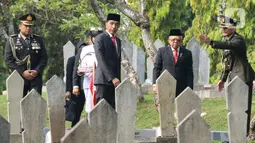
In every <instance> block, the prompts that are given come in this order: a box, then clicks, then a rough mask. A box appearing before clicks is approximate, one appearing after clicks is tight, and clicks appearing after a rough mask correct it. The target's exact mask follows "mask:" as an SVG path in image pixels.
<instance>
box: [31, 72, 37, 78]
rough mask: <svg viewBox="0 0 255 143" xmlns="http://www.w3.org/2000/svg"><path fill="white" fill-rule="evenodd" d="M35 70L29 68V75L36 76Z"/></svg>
mask: <svg viewBox="0 0 255 143" xmlns="http://www.w3.org/2000/svg"><path fill="white" fill-rule="evenodd" d="M37 74H38V73H37V71H36V70H30V75H31V76H32V77H34V78H35V77H36V76H37Z"/></svg>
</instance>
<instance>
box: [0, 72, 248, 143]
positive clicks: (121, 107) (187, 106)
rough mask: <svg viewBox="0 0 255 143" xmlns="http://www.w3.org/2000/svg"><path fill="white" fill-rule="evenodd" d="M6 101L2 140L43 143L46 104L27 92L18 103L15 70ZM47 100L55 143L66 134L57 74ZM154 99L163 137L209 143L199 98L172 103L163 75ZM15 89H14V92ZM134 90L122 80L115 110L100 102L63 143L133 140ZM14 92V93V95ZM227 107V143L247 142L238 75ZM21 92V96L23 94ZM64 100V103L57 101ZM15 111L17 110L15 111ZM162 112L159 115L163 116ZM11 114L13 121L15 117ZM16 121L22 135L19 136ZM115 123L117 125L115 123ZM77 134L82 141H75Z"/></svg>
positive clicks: (170, 84) (171, 83)
mask: <svg viewBox="0 0 255 143" xmlns="http://www.w3.org/2000/svg"><path fill="white" fill-rule="evenodd" d="M7 86H8V101H9V102H10V103H9V113H8V114H9V122H10V124H11V129H10V130H11V131H8V128H9V125H8V122H6V121H5V120H4V119H3V118H0V119H1V124H0V125H1V127H3V128H5V130H0V132H1V133H0V142H2V141H3V142H8V141H6V140H8V139H9V138H8V134H9V133H11V139H12V137H13V138H14V137H17V136H18V137H19V139H20V140H21V139H22V141H23V143H27V142H43V141H44V135H43V128H44V127H45V120H46V108H47V107H46V101H45V100H44V99H43V98H42V97H41V96H40V95H38V93H37V92H36V91H34V90H33V91H32V92H30V93H29V94H28V95H27V96H26V97H25V98H23V99H22V100H21V101H20V104H19V102H17V100H16V98H13V97H14V96H15V97H17V95H20V92H19V93H18V91H20V89H21V88H22V87H23V86H22V78H21V77H20V76H19V74H18V73H17V72H14V73H13V74H12V75H11V76H10V77H9V78H8V79H7ZM46 86H47V96H48V106H49V114H50V115H49V116H50V127H51V137H52V142H59V141H60V139H61V138H62V137H63V136H64V134H65V125H64V121H65V118H64V100H63V99H64V83H63V81H62V80H61V79H59V78H58V77H57V76H53V77H52V78H51V79H50V80H49V81H48V82H47V83H46ZM157 86H158V96H159V103H160V129H161V136H162V137H175V136H176V135H177V139H178V142H179V143H188V142H189V143H190V142H196V143H197V142H210V141H211V135H210V128H209V126H208V125H207V124H206V123H205V121H204V120H203V119H202V118H201V116H200V113H201V101H200V100H201V99H200V98H199V97H198V96H197V95H196V94H195V93H194V92H193V91H192V90H191V89H189V88H187V89H186V90H185V91H184V92H182V93H181V94H180V95H179V96H178V97H177V98H176V99H175V86H176V81H175V79H174V78H173V77H172V76H171V75H170V74H169V73H168V72H167V71H165V72H164V73H162V75H161V76H160V77H159V79H158V80H157ZM12 88H15V89H12ZM135 91H136V90H135V89H134V87H133V85H132V84H131V83H130V81H129V80H127V79H126V80H124V81H123V82H122V83H121V84H120V86H118V87H117V88H116V111H114V110H113V109H112V108H111V107H110V106H109V105H108V103H106V102H105V101H101V102H100V103H99V104H98V105H97V106H96V107H95V108H94V109H93V110H92V111H91V112H90V113H89V115H88V121H87V120H86V119H84V120H81V121H80V123H79V124H77V125H76V126H75V127H74V128H73V129H72V130H71V131H70V132H69V133H67V134H66V135H65V136H64V137H63V138H62V142H68V141H69V140H74V141H73V142H74V143H76V142H83V141H84V139H85V138H86V141H87V140H88V142H89V140H90V139H91V142H101V141H103V142H106V143H108V142H109V143H110V142H111V143H112V142H116V140H117V143H120V142H121V143H126V142H127V143H129V142H133V141H134V132H135V119H136V116H135V115H136V102H137V95H136V92H135ZM15 92H16V93H15ZM226 92H227V96H226V97H227V107H228V109H229V111H230V113H229V114H228V124H229V139H230V141H231V142H238V143H239V142H245V134H246V133H245V131H246V126H244V125H245V124H246V123H245V121H246V118H247V115H246V114H245V111H246V110H247V100H248V87H247V85H246V84H245V83H244V82H243V81H242V80H241V79H240V78H238V77H236V78H235V79H234V80H233V81H232V82H231V83H229V84H228V86H227V90H226ZM21 93H22V92H21ZM61 101H62V102H61ZM174 102H176V110H177V123H178V125H177V133H176V132H175V128H174V115H173V113H174V110H175V109H174ZM15 103H16V104H18V105H20V109H21V111H20V112H21V113H20V115H21V120H20V118H19V114H18V113H17V112H19V106H17V105H15ZM14 108H16V111H14V110H13V109H14ZM161 113H162V114H161ZM14 114H15V115H16V118H10V117H13V116H14ZM20 121H21V125H22V128H24V130H25V131H24V132H23V133H22V136H19V131H20V128H21V127H20ZM116 123H117V124H116ZM84 126H86V128H84ZM77 136H79V137H80V138H81V139H82V140H79V139H78V138H75V137H77Z"/></svg>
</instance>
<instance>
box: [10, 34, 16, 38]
mask: <svg viewBox="0 0 255 143" xmlns="http://www.w3.org/2000/svg"><path fill="white" fill-rule="evenodd" d="M16 36H18V34H13V35H11V36H10V37H16Z"/></svg>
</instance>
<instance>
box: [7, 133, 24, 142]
mask: <svg viewBox="0 0 255 143" xmlns="http://www.w3.org/2000/svg"><path fill="white" fill-rule="evenodd" d="M10 143H22V135H21V134H11V135H10Z"/></svg>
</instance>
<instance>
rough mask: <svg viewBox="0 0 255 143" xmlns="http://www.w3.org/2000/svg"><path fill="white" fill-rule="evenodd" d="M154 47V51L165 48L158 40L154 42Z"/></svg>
mask: <svg viewBox="0 0 255 143" xmlns="http://www.w3.org/2000/svg"><path fill="white" fill-rule="evenodd" d="M154 46H155V47H156V49H157V50H158V49H159V48H162V47H165V44H164V43H163V42H161V41H160V40H159V39H157V40H156V41H155V42H154Z"/></svg>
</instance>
